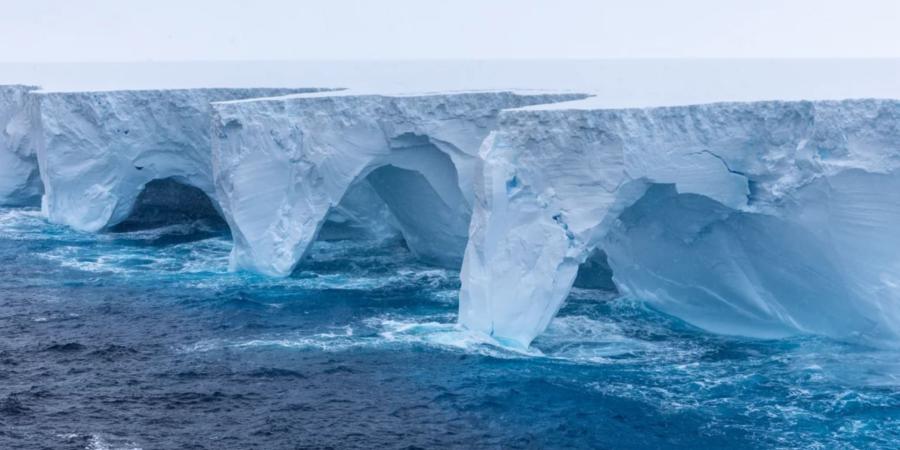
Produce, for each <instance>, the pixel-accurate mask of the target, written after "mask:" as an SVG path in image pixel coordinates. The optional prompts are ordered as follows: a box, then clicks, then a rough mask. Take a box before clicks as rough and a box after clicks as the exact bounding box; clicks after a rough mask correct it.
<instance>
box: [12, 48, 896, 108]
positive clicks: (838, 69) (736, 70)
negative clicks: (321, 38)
mask: <svg viewBox="0 0 900 450" xmlns="http://www.w3.org/2000/svg"><path fill="white" fill-rule="evenodd" d="M898 74H900V59H882V60H878V59H872V60H867V59H849V60H841V59H830V60H816V59H806V60H804V59H795V60H790V59H777V60H765V59H751V60H727V59H711V60H703V59H699V60H698V59H681V60H679V59H657V60H654V59H630V60H530V61H384V62H375V61H370V62H354V61H346V62H340V61H322V62H277V61H272V62H267V61H251V62H196V63H179V62H173V63H144V64H134V63H131V64H127V63H126V64H114V63H109V64H0V84H10V83H12V84H38V85H41V86H43V87H44V88H46V89H54V90H68V91H82V90H109V89H162V88H201V87H254V86H285V87H309V86H324V87H345V88H352V89H359V90H369V91H378V92H381V93H402V92H437V91H461V90H507V89H554V90H569V91H575V92H590V93H593V94H595V95H596V99H595V100H593V101H594V102H596V103H595V105H596V106H598V107H604V108H626V107H648V106H673V105H686V104H696V103H709V102H721V101H754V100H829V99H842V98H900V76H898Z"/></svg>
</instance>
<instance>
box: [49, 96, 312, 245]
mask: <svg viewBox="0 0 900 450" xmlns="http://www.w3.org/2000/svg"><path fill="white" fill-rule="evenodd" d="M309 91H311V89H175V90H147V91H108V92H43V91H37V92H36V93H34V94H32V95H33V96H34V98H35V102H36V106H35V107H34V108H33V113H32V122H33V123H35V124H38V125H39V129H40V133H39V136H38V139H37V145H36V151H37V158H38V163H39V164H38V165H39V167H40V175H41V179H42V181H43V186H44V195H43V199H42V209H43V210H44V213H45V214H46V215H47V217H48V218H49V220H50V221H52V222H55V223H61V224H65V225H68V226H71V227H73V228H75V229H78V230H82V231H97V230H101V229H104V228H107V227H110V226H113V225H115V224H117V223H119V222H121V221H122V220H124V219H125V218H126V217H127V216H128V214H129V212H130V211H131V210H132V209H133V207H134V204H135V201H136V200H137V197H138V195H139V193H140V192H141V189H142V188H143V186H144V185H146V184H147V183H149V182H151V181H153V180H158V179H164V178H172V177H174V178H178V179H179V180H181V181H182V182H183V183H185V184H187V185H190V186H194V187H196V188H199V189H201V190H203V192H205V193H206V195H208V196H209V197H211V198H213V199H215V189H214V188H213V181H212V167H211V161H210V127H209V120H210V109H211V107H210V102H211V101H215V100H229V99H238V98H247V97H261V96H271V95H282V94H288V93H295V92H309Z"/></svg>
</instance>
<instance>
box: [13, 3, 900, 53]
mask: <svg viewBox="0 0 900 450" xmlns="http://www.w3.org/2000/svg"><path fill="white" fill-rule="evenodd" d="M2 2H3V5H2V7H0V11H2V14H0V62H57V61H193V60H310V59H312V60H321V59H351V60H358V59H367V60H371V59H421V58H432V59H434V58H436V59H495V58H621V57H675V58H677V57H786V58H792V57H900V25H898V24H900V1H896V0H853V1H846V0H754V1H750V0H735V1H728V0H678V1H665V0H617V1H611V0H594V1H590V0H544V1H540V0H448V1H428V0H380V1H365V0H293V1H292V0H255V1H236V0H191V1H188V0H153V1H145V0H134V1H122V0H79V1H67V0H27V1H20V0H2Z"/></svg>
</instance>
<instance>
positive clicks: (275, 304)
mask: <svg viewBox="0 0 900 450" xmlns="http://www.w3.org/2000/svg"><path fill="white" fill-rule="evenodd" d="M229 248H230V242H229V240H228V237H227V232H226V231H225V230H224V229H223V228H222V227H221V226H219V225H214V224H209V223H205V222H202V221H198V222H195V223H192V224H188V225H173V226H169V227H166V228H162V229H157V230H145V231H133V232H127V233H114V234H100V235H87V234H79V233H75V232H72V231H68V230H67V229H65V228H62V227H57V226H52V225H48V224H46V223H45V222H44V221H43V219H42V218H41V217H40V214H39V213H38V212H37V211H34V210H0V448H3V449H17V448H52V449H57V448H61V449H67V448H73V449H85V448H89V449H106V448H109V449H114V448H143V449H156V448H163V449H168V448H196V449H230V448H235V449H246V448H261V449H281V448H288V449H293V448H328V447H332V448H381V447H386V448H689V449H695V448H729V449H741V448H829V449H830V448H885V449H888V448H890V449H896V448H900V358H898V356H900V353H898V352H892V351H884V350H876V349H870V348H865V347H859V346H856V345H852V344H842V343H839V342H833V341H828V340H824V339H817V338H798V339H793V340H782V341H754V340H744V339H739V338H729V337H720V336H713V335H709V334H705V333H703V332H700V331H697V330H695V329H692V328H691V327H689V326H687V325H685V324H683V323H681V322H679V321H678V320H676V319H673V318H671V317H668V316H665V315H662V314H659V313H657V312H654V311H653V310H650V309H648V308H646V307H644V306H642V305H641V304H640V303H639V302H636V301H633V300H628V299H621V298H615V297H614V296H613V295H611V294H610V293H607V292H604V291H590V290H581V291H576V292H575V293H574V294H573V295H572V298H570V299H569V302H568V304H567V306H566V307H565V309H564V310H563V311H562V313H561V315H560V317H558V318H557V319H556V320H555V321H554V322H553V323H552V325H551V327H550V329H549V330H548V332H547V333H546V334H545V335H543V336H541V337H540V338H539V339H538V340H537V341H536V342H535V343H534V346H533V348H532V349H531V350H529V351H528V352H519V351H513V350H509V349H505V348H503V347H500V346H497V345H495V344H493V343H492V342H490V340H489V339H487V338H485V337H483V336H480V335H477V334H473V333H469V332H466V331H465V330H462V329H459V328H458V327H457V326H456V325H455V318H456V317H455V316H456V290H457V289H458V286H459V280H458V276H457V275H458V274H457V273H456V272H452V271H446V270H440V269H434V268H429V267H426V266H422V265H419V264H417V263H416V262H414V261H413V260H412V258H410V256H409V254H408V253H407V252H406V251H405V250H404V249H403V248H402V246H399V245H383V246H372V245H371V244H365V243H358V242H356V243H354V242H349V241H343V242H320V243H317V244H316V247H315V249H314V251H313V254H312V255H311V258H310V260H309V261H306V262H305V263H304V265H303V267H302V268H301V270H299V271H298V272H297V273H296V274H295V275H294V276H293V277H291V278H289V279H285V280H272V279H265V278H262V277H257V276H253V275H248V274H230V273H227V270H226V268H227V256H228V251H229Z"/></svg>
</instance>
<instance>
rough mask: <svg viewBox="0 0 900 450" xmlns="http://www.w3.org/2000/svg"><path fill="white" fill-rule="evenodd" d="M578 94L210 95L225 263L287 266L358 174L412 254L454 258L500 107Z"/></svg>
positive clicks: (270, 270) (276, 271)
mask: <svg viewBox="0 0 900 450" xmlns="http://www.w3.org/2000/svg"><path fill="white" fill-rule="evenodd" d="M584 97H585V96H584V95H576V94H528V95H526V94H516V93H511V92H472V93H458V94H434V95H395V96H390V95H353V94H351V93H344V94H325V95H322V94H319V95H300V96H288V97H283V98H275V99H261V100H245V101H232V102H218V103H216V104H215V105H214V107H215V113H214V120H213V122H214V139H213V166H214V168H215V183H216V193H217V197H218V200H219V202H220V205H221V208H222V211H223V215H224V216H225V218H226V220H227V221H228V224H229V226H230V227H231V231H232V236H233V237H234V250H233V252H232V256H231V261H232V267H233V268H242V269H250V270H254V271H258V272H261V273H264V274H268V275H276V276H285V275H288V274H290V273H291V271H292V270H293V269H294V267H295V266H296V265H297V263H298V262H299V261H300V259H301V258H302V257H303V255H304V254H305V252H306V251H307V249H308V247H309V245H310V243H311V242H312V241H313V240H314V239H315V238H316V236H317V235H318V234H319V232H320V230H321V228H322V226H323V224H324V223H325V221H326V218H327V217H329V214H333V212H334V211H335V210H343V211H345V212H346V211H351V212H352V211H359V208H358V207H353V206H352V205H350V204H348V201H347V199H346V197H347V192H348V190H349V191H351V192H352V190H354V189H357V188H356V187H355V186H358V185H359V184H363V185H364V189H366V190H368V189H370V188H371V189H372V190H374V191H375V193H377V197H379V198H380V199H382V200H383V202H384V203H385V204H386V205H387V207H388V209H389V210H390V212H391V216H392V217H393V218H394V219H395V220H396V224H397V226H398V227H399V229H400V232H401V234H402V236H403V238H404V240H405V241H406V244H407V246H408V247H409V249H410V250H411V251H412V252H413V253H414V254H415V255H416V256H417V257H419V258H421V259H422V260H424V261H427V262H430V263H433V264H436V265H442V266H449V267H459V265H460V264H461V262H462V256H463V252H464V249H465V246H466V241H467V239H468V229H469V218H470V214H471V208H472V202H473V199H474V197H473V183H474V178H475V174H476V173H477V168H478V165H479V160H478V156H477V154H478V148H479V146H480V144H481V142H482V140H484V138H485V137H486V136H487V135H488V133H489V132H490V131H491V130H492V129H493V128H494V126H495V125H496V121H497V116H498V114H499V113H500V111H501V110H503V109H506V108H516V107H522V106H528V105H536V104H543V103H551V102H556V101H564V100H572V99H578V98H584ZM356 203H357V204H360V202H356ZM362 203H365V202H362ZM377 214H379V213H378V209H377V208H375V209H374V211H373V212H367V213H364V215H368V216H373V215H377Z"/></svg>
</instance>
